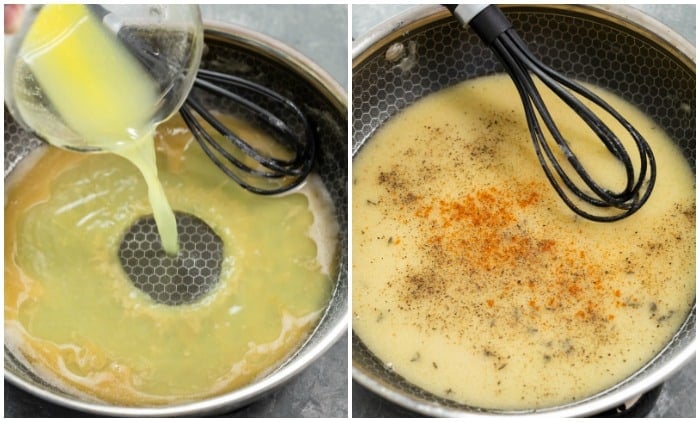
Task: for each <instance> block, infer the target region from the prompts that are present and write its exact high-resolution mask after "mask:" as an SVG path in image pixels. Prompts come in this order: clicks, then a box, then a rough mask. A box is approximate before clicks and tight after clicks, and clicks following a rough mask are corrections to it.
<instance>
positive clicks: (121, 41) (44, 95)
mask: <svg viewBox="0 0 700 422" xmlns="http://www.w3.org/2000/svg"><path fill="white" fill-rule="evenodd" d="M56 6H58V5H51V6H49V7H56ZM44 7H46V6H36V5H34V6H28V7H27V9H26V11H25V14H24V18H23V22H22V24H21V26H20V29H19V31H18V32H17V33H16V34H15V35H13V36H12V37H11V39H10V40H9V43H8V42H6V46H7V47H8V48H6V56H5V103H6V105H7V108H8V110H9V111H10V113H12V115H13V117H14V118H15V119H16V120H17V121H18V122H20V123H21V124H22V125H23V126H25V127H27V128H29V129H31V130H32V131H33V132H34V133H35V134H36V135H37V136H38V137H39V138H41V139H43V140H45V141H47V142H49V143H50V144H53V145H55V146H58V147H63V148H67V149H72V150H78V151H108V150H110V151H114V150H117V149H119V148H120V147H121V146H123V144H126V143H129V142H130V141H131V140H134V139H137V138H139V137H141V136H143V133H144V132H147V131H150V130H152V129H153V128H154V127H155V125H157V124H158V123H159V122H161V121H163V120H166V119H167V118H168V117H170V116H171V115H172V114H173V113H174V112H175V111H177V110H178V109H179V107H180V106H181V105H182V103H183V102H184V100H185V98H186V97H187V94H188V93H189V91H190V89H191V87H192V84H193V82H194V79H195V76H196V73H197V69H198V67H199V62H200V58H201V53H202V48H203V28H202V26H203V25H202V20H201V15H200V12H199V8H198V7H197V6H196V5H119V4H116V5H115V4H110V5H86V6H83V5H66V7H74V8H75V7H77V8H81V9H80V10H77V11H75V10H74V11H73V12H75V13H77V15H76V16H77V17H78V18H79V19H74V20H73V21H70V19H68V18H66V22H57V21H56V20H53V21H51V20H48V21H47V20H46V19H48V18H47V17H46V13H44V14H43V15H42V9H43V8H44ZM59 7H60V6H59ZM83 9H84V10H83ZM68 21H70V22H68ZM67 22H68V23H69V24H67ZM75 22H80V23H81V24H80V25H78V24H76V23H75ZM35 24H37V25H39V24H43V25H44V27H45V28H50V29H43V30H41V31H38V30H37V29H36V27H35V28H33V25H35ZM62 24H66V25H62ZM77 31H87V32H83V33H82V35H81V37H78V38H77V41H79V42H80V45H79V46H71V48H70V49H69V50H66V51H67V52H68V53H70V54H71V55H73V56H74V58H75V59H76V60H75V62H71V61H70V59H66V60H65V61H62V62H61V63H59V66H58V68H59V72H55V71H54V69H55V68H56V67H57V66H55V64H56V63H53V66H45V67H46V68H47V69H46V70H47V71H45V72H43V74H42V72H41V69H40V66H39V67H37V63H40V62H38V61H37V60H40V59H41V55H42V52H44V51H46V50H48V49H50V48H52V45H55V41H56V40H63V39H64V38H63V37H66V36H72V35H75V34H78V32H77ZM52 43H54V44H52ZM105 46H107V47H109V48H107V49H105V48H104V47H105ZM120 52H121V53H120ZM124 52H127V53H128V54H123V53H124ZM115 53H118V54H115ZM64 56H65V55H64ZM116 56H121V57H122V60H121V61H120V60H117V61H115V57H116ZM37 58H38V59H37ZM125 63H126V65H125ZM81 65H82V66H83V67H89V68H87V69H86V68H82V69H81V68H80V66H81ZM49 67H50V68H51V69H50V70H51V71H48V70H49ZM129 67H130V68H131V70H132V73H134V72H135V73H134V74H139V76H138V77H137V78H133V79H130V78H129V77H127V76H126V75H128V74H129V73H128V72H127V71H124V72H122V68H129ZM61 69H62V70H63V72H62V73H61V72H60V70H61ZM56 73H58V74H59V75H60V79H57V80H54V81H53V82H52V83H46V81H47V78H51V77H53V78H59V76H56ZM103 77H111V79H109V81H110V82H109V83H104V84H103V85H102V86H97V87H94V86H90V83H93V82H94V81H96V80H99V81H101V79H100V78H103ZM137 79H138V81H137ZM139 81H140V82H139ZM137 82H139V83H140V84H141V87H142V88H143V89H136V87H135V86H134V85H133V84H135V83H137ZM47 87H49V88H47ZM51 87H53V88H51ZM54 88H55V89H54ZM144 90H145V91H147V92H148V95H144V96H143V97H139V98H140V99H143V101H132V103H133V104H134V105H135V106H136V107H131V106H128V104H129V103H128V102H127V103H126V104H127V106H126V107H124V106H123V104H122V106H123V107H122V108H123V109H124V110H121V111H118V112H115V107H116V108H118V107H119V106H118V105H114V104H110V102H112V103H114V102H115V101H120V99H119V96H121V95H123V96H129V95H133V94H134V93H136V94H139V95H140V94H142V93H143V92H142V91H144ZM102 91H105V92H102ZM107 91H108V92H107ZM90 101H92V104H93V106H90V105H86V104H91V103H90ZM77 102H81V103H80V105H81V107H83V108H84V110H82V111H81V112H80V113H78V112H76V110H75V108H71V106H72V105H73V104H74V103H77ZM120 102H121V101H120ZM118 114H123V115H124V116H121V120H119V121H117V122H116V123H115V121H114V118H115V115H118ZM110 119H111V120H110ZM121 123H124V124H123V126H124V128H123V130H115V129H114V127H116V126H120V125H121ZM109 126H113V127H112V128H109Z"/></svg>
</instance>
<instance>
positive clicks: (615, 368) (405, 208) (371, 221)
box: [352, 75, 695, 409]
mask: <svg viewBox="0 0 700 422" xmlns="http://www.w3.org/2000/svg"><path fill="white" fill-rule="evenodd" d="M596 91H597V92H598V93H599V94H600V95H601V96H603V97H604V98H605V99H606V100H607V101H609V102H610V103H611V104H612V105H613V106H614V107H615V108H616V109H617V110H619V111H620V112H621V113H622V114H623V115H624V116H627V118H628V120H630V121H631V122H632V123H633V125H634V126H635V127H636V128H637V129H638V130H639V131H640V132H641V133H642V134H643V135H644V136H645V137H646V139H647V140H648V141H649V143H650V144H651V146H652V148H653V151H654V153H655V155H656V158H657V162H658V178H657V183H656V188H655V190H654V192H653V194H652V196H651V197H650V199H649V201H648V203H647V204H646V205H645V206H644V207H643V208H642V209H641V210H640V211H639V212H638V213H637V214H635V215H633V216H632V217H630V218H627V219H624V220H622V221H619V222H616V223H594V222H590V221H587V220H583V219H581V218H579V217H576V216H575V215H574V214H573V213H572V212H571V211H570V210H569V209H568V208H567V207H566V206H565V205H564V204H563V203H562V202H561V200H560V199H559V198H558V196H557V195H556V193H555V192H554V191H553V190H552V189H551V187H550V185H549V183H548V182H547V180H546V178H545V176H544V174H543V172H542V169H541V168H540V167H539V163H538V161H537V159H536V157H535V155H534V150H533V147H532V143H531V140H530V138H529V132H528V130H527V126H526V123H525V121H524V118H523V116H522V111H521V103H520V99H519V97H518V96H517V92H516V91H515V89H514V88H513V86H512V83H511V82H510V80H509V79H508V77H507V76H504V75H497V76H491V77H485V78H480V79H477V80H472V81H467V82H465V83H462V84H460V85H458V86H455V87H452V88H449V89H446V90H444V91H441V92H439V93H436V94H432V95H430V96H428V97H426V98H424V99H422V100H420V101H419V102H417V103H416V104H414V105H411V106H410V107H408V108H407V109H405V110H404V111H403V112H401V113H400V114H399V115H397V116H395V117H393V118H392V119H391V120H390V121H388V122H387V123H386V124H385V126H384V127H382V128H380V129H379V130H378V131H377V133H376V134H375V135H374V136H373V138H372V139H371V140H370V141H369V142H368V143H367V144H366V145H365V146H364V147H363V148H362V150H361V151H360V152H359V153H358V154H357V156H356V157H355V159H354V162H353V181H352V183H353V185H352V187H353V201H352V202H353V203H352V216H353V219H352V220H353V227H352V239H353V254H352V257H353V262H352V274H353V276H352V279H353V289H352V291H353V297H352V305H353V329H354V331H355V332H356V333H357V335H358V336H359V337H360V338H361V339H362V341H363V342H364V343H365V344H366V345H367V347H369V349H370V350H372V351H373V352H374V353H375V354H376V355H377V356H378V357H379V359H381V360H382V361H383V362H385V364H386V365H387V366H388V367H390V368H392V369H393V370H394V371H396V372H397V373H399V374H400V375H402V376H403V377H405V378H406V379H407V380H409V381H410V382H412V383H414V384H416V385H418V386H420V387H422V388H424V389H426V390H428V391H430V392H432V393H434V394H436V395H439V396H443V397H446V398H449V399H452V400H455V401H458V402H461V403H465V404H469V405H473V406H480V407H485V408H492V409H531V408H542V407H548V406H554V405H559V404H563V403H567V402H571V401H576V400H579V399H582V398H585V397H587V396H590V395H592V394H594V393H597V392H599V391H602V390H603V389H605V388H607V387H610V386H612V385H614V384H615V383H617V382H619V381H621V380H623V379H624V378H625V377H627V376H629V375H630V374H631V373H633V372H634V371H636V370H637V369H639V368H640V367H642V366H643V365H644V364H645V363H646V362H648V361H649V360H650V359H651V358H652V357H653V356H654V355H655V354H656V353H658V352H659V351H660V350H661V349H662V348H663V347H664V345H665V344H666V343H667V342H668V341H669V339H670V338H671V336H672V335H673V334H674V333H675V332H676V331H677V330H678V328H679V326H680V325H681V324H682V322H683V321H684V320H685V318H686V316H687V314H688V311H689V310H690V308H691V307H692V305H693V303H694V300H695V186H694V175H693V173H692V171H691V169H690V167H689V165H688V164H687V162H686V161H685V160H684V158H683V156H682V154H681V152H680V150H679V149H678V148H677V147H676V146H675V145H674V144H673V143H672V141H671V140H669V139H668V138H667V137H666V135H665V134H664V133H662V131H661V130H660V129H659V128H658V127H657V126H656V125H655V124H654V123H653V122H652V121H650V120H649V119H648V118H646V117H645V116H643V115H642V114H641V113H640V112H639V111H638V110H636V109H634V108H633V107H632V106H630V105H629V104H627V103H625V102H623V101H622V100H620V99H619V98H616V97H614V96H612V95H609V94H608V93H606V92H601V91H600V90H596ZM556 113H557V114H555V120H556V121H557V122H559V123H560V124H561V125H562V127H564V130H566V131H569V132H571V131H574V133H576V132H580V133H583V132H585V131H582V130H580V128H579V127H578V126H576V125H577V124H579V123H578V122H577V121H575V120H572V119H571V116H569V115H566V114H565V113H562V112H559V110H557V111H556ZM583 136H584V137H583V138H580V140H577V141H576V142H574V144H575V146H576V147H577V148H578V151H580V153H581V154H582V155H583V156H586V157H591V159H590V160H589V161H588V162H589V163H590V164H589V167H591V166H592V167H594V168H593V170H592V171H594V172H596V174H598V175H599V177H600V176H603V177H609V178H610V179H611V180H610V181H609V182H610V183H612V184H614V183H615V180H616V178H619V177H620V172H619V169H613V170H610V168H612V167H614V163H611V162H609V160H608V161H606V159H607V158H606V157H605V155H606V154H605V153H604V151H602V147H599V142H592V143H588V142H586V136H589V135H588V134H585V135H583Z"/></svg>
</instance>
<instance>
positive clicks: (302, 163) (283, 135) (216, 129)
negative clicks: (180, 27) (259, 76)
mask: <svg viewBox="0 0 700 422" xmlns="http://www.w3.org/2000/svg"><path fill="white" fill-rule="evenodd" d="M197 88H198V89H202V90H205V91H207V92H209V93H211V94H213V95H215V96H219V97H223V98H225V99H227V100H229V101H231V102H233V103H234V104H236V105H237V106H238V107H242V108H244V109H245V110H247V112H248V113H249V114H251V115H252V116H253V120H255V121H256V122H257V124H258V125H259V126H261V128H262V129H264V130H265V131H266V132H267V134H268V135H270V139H271V140H272V141H273V142H274V143H276V146H277V147H278V149H280V150H281V152H280V153H277V154H276V153H273V152H271V151H270V148H269V145H263V146H260V145H257V146H256V145H253V144H251V143H250V142H248V141H246V140H245V139H243V138H242V137H241V136H239V135H238V134H236V133H234V132H233V131H231V130H230V129H229V128H227V127H226V125H225V124H223V123H222V122H221V121H220V120H219V119H218V118H217V117H216V116H214V115H213V114H212V113H211V112H210V111H209V110H208V109H207V107H205V106H204V105H203V104H202V102H201V101H200V100H199V99H198V98H197V95H196V91H197ZM233 89H235V90H236V92H234V90H233ZM243 92H245V93H247V94H253V95H254V96H256V97H258V98H259V99H260V101H259V102H255V101H253V100H251V98H252V97H250V96H244V95H242V93H243ZM272 107H274V109H275V110H277V114H275V113H273V112H272V111H271V108H272ZM180 115H181V116H182V118H183V120H184V121H185V123H186V124H187V126H188V127H189V129H190V131H191V132H192V134H193V135H194V138H195V139H196V140H197V142H198V143H199V145H200V146H201V147H202V149H203V150H204V152H205V153H206V154H207V156H208V157H209V158H210V159H211V160H212V161H213V162H214V164H216V166H217V167H219V168H220V169H221V170H222V171H223V172H224V173H225V174H226V175H227V176H229V177H230V178H232V179H233V180H235V181H236V182H237V183H238V184H239V185H241V186H242V187H244V188H245V189H247V190H249V191H251V192H255V193H258V194H263V195H272V194H277V193H282V192H285V191H288V190H290V189H292V188H294V187H296V186H298V185H299V184H300V183H302V182H303V181H304V180H305V178H306V177H307V176H308V174H309V172H310V171H311V168H312V166H313V163H314V159H315V156H316V136H315V133H314V130H313V128H312V127H311V124H310V123H309V120H308V119H307V118H306V116H305V115H304V113H303V112H302V111H301V110H300V109H299V107H298V106H297V105H296V104H294V103H293V102H292V101H291V100H290V99H288V98H286V97H284V96H282V95H281V94H279V93H277V92H275V91H273V90H271V89H269V88H267V87H265V86H262V85H260V84H258V83H255V82H252V81H250V80H246V79H243V78H240V77H236V76H233V75H228V74H224V73H219V72H214V71H210V70H205V69H200V70H199V71H198V73H197V78H196V79H195V82H194V88H193V90H192V92H190V95H189V96H188V97H187V99H186V100H185V103H184V104H183V106H182V107H181V108H180Z"/></svg>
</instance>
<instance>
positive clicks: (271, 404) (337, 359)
mask: <svg viewBox="0 0 700 422" xmlns="http://www.w3.org/2000/svg"><path fill="white" fill-rule="evenodd" d="M201 11H202V17H203V19H204V20H205V21H206V20H216V21H220V22H225V23H233V24H236V25H240V26H244V27H247V28H249V29H252V30H255V31H257V32H261V33H264V34H265V35H268V36H271V37H273V38H275V39H277V40H279V41H281V42H283V43H285V44H287V45H288V46H290V47H292V48H294V49H296V50H297V51H299V52H300V53H302V54H303V55H305V56H306V57H308V58H309V59H311V60H312V61H314V62H315V63H316V64H318V65H319V66H320V67H321V68H323V69H324V70H325V71H326V72H328V73H329V74H330V75H331V76H332V77H333V78H334V79H335V80H336V81H337V82H338V83H339V84H340V85H341V86H342V87H343V88H345V90H347V86H348V60H347V58H348V56H347V52H348V44H349V42H348V35H347V34H348V7H347V6H346V5H300V6H295V5H235V6H234V5H202V6H201ZM4 398H5V406H4V410H5V416H6V417H79V416H89V415H86V414H84V413H81V412H77V411H74V410H71V409H66V408H63V407H60V406H57V405H54V404H52V403H49V402H46V401H44V400H41V399H39V398H36V397H34V396H32V395H30V394H28V393H26V392H24V391H23V390H20V389H18V388H16V387H15V386H14V385H12V384H9V383H7V382H5V394H4ZM221 416H226V417H307V418H313V417H347V416H348V341H347V337H346V336H343V337H342V338H341V339H340V340H339V341H338V342H337V343H336V344H335V345H334V346H333V347H331V348H330V349H329V350H328V351H327V352H326V353H325V354H324V355H323V356H321V357H320V358H319V359H318V360H317V361H315V362H314V363H312V364H311V365H310V366H309V367H308V368H306V369H305V370H304V371H303V372H302V373H300V374H298V376H296V377H294V378H293V379H292V380H291V381H290V382H288V383H287V384H285V385H284V386H282V387H280V388H279V389H277V390H275V391H274V392H272V393H270V394H269V395H267V396H266V397H263V398H262V399H261V400H258V401H256V402H254V403H252V404H250V405H248V406H247V407H244V408H242V409H239V410H237V411H233V412H230V413H227V414H226V415H221Z"/></svg>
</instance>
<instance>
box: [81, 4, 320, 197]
mask: <svg viewBox="0 0 700 422" xmlns="http://www.w3.org/2000/svg"><path fill="white" fill-rule="evenodd" d="M88 8H89V10H90V11H91V12H92V13H94V14H95V16H96V17H97V18H98V19H99V20H101V21H105V27H106V28H108V29H109V30H112V31H115V35H116V36H117V37H118V38H119V40H120V41H121V42H122V45H123V46H124V47H126V48H127V49H128V50H129V51H130V52H131V53H132V54H133V55H134V57H135V58H136V59H137V60H139V62H141V64H143V66H144V68H145V69H146V70H147V71H148V72H150V73H151V74H154V75H158V74H159V73H164V74H167V73H170V72H171V68H170V67H171V64H170V63H169V62H168V60H167V54H164V55H162V54H159V53H157V51H158V50H159V48H156V47H154V46H152V45H150V44H149V43H150V41H149V37H148V36H147V34H146V35H144V34H142V33H141V31H140V30H139V28H138V27H136V28H128V27H124V26H119V25H113V24H110V23H108V22H107V21H109V19H110V18H109V17H110V15H111V12H110V11H109V10H108V9H106V8H105V7H103V6H100V5H89V6H88ZM113 21H114V22H118V21H119V18H116V19H114V20H113ZM163 56H165V57H163ZM175 67H177V66H175ZM171 91H177V90H172V89H171ZM202 91H204V92H207V93H209V94H212V95H213V96H214V97H216V99H217V102H218V103H225V102H226V101H227V103H226V107H225V108H226V109H224V110H219V111H221V112H227V111H229V108H235V109H236V110H237V111H240V112H242V114H244V115H245V117H246V120H250V123H253V124H254V125H257V126H258V128H259V129H261V130H262V131H263V132H264V133H265V134H266V135H268V136H267V137H265V139H266V141H264V142H261V141H260V140H259V139H258V142H256V143H255V144H254V143H253V142H250V140H245V139H243V137H242V136H240V135H239V134H237V133H235V132H234V131H232V130H231V129H230V128H228V127H227V126H226V125H225V124H224V123H222V121H221V119H219V118H217V117H216V116H215V115H214V114H213V113H212V112H211V110H210V109H209V107H207V106H205V105H204V102H203V101H201V100H200V98H202V97H201V96H200V95H199V94H200V93H202ZM171 100H172V98H166V99H164V101H171ZM222 100H224V101H222ZM180 115H181V116H182V118H183V120H184V121H185V123H186V124H187V126H188V128H189V129H190V131H191V132H192V134H193V136H194V138H195V139H196V140H197V142H198V143H199V145H200V146H201V147H202V149H203V150H204V152H205V153H206V154H207V156H208V157H209V158H210V159H211V160H212V161H213V162H214V164H216V166H217V167H219V168H220V169H221V171H223V172H224V173H225V174H226V175H227V176H228V177H230V178H231V179H233V180H234V181H236V183H238V184H239V185H241V186H242V187H243V188H245V189H247V190H249V191H251V192H254V193H257V194H261V195H274V194H278V193H282V192H286V191H288V190H291V189H293V188H295V187H296V186H298V185H300V184H301V183H302V182H303V181H304V180H305V179H306V177H307V176H308V175H309V173H310V172H311V169H312V167H313V164H314V161H315V158H316V150H317V145H316V143H317V140H316V134H315V131H314V129H313V128H312V126H311V123H310V121H309V120H308V119H307V117H306V115H305V114H304V113H303V112H302V111H301V109H300V108H299V107H298V106H297V105H296V104H295V103H294V102H292V101H291V100H290V99H288V98H286V97H284V96H283V95H281V94H280V93H278V92H275V91H273V90H271V89H269V88H267V87H265V86H263V85H261V84H259V83H256V82H253V81H251V80H247V79H244V78H241V77H237V76H233V75H229V74H225V73H220V72H214V71H211V70H206V69H201V68H200V69H199V70H198V71H197V75H196V78H195V81H194V86H193V88H192V89H191V91H190V93H189V95H188V96H187V99H186V100H185V103H184V104H183V105H182V106H181V108H180Z"/></svg>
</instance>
